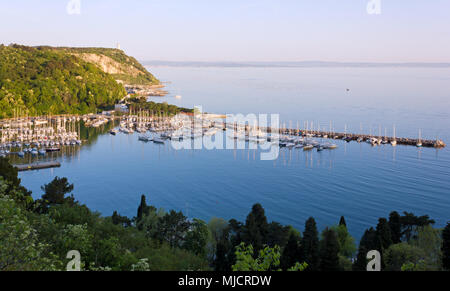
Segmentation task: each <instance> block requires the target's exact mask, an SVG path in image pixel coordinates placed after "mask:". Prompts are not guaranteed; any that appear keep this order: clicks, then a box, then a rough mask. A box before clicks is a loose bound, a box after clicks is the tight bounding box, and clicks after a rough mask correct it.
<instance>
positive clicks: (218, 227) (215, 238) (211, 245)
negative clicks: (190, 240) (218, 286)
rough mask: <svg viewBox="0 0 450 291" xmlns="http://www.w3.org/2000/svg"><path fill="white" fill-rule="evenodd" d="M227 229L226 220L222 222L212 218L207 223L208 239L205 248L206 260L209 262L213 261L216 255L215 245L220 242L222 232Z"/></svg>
mask: <svg viewBox="0 0 450 291" xmlns="http://www.w3.org/2000/svg"><path fill="white" fill-rule="evenodd" d="M227 228H228V223H227V222H226V220H224V219H222V218H217V217H213V218H211V219H210V221H209V222H208V230H209V237H208V244H207V248H208V259H209V260H210V261H214V260H215V258H214V257H215V256H216V253H217V245H218V243H219V241H221V240H222V237H223V235H224V231H225V230H226V229H227ZM227 232H228V231H227ZM227 235H228V234H227ZM227 237H228V236H227Z"/></svg>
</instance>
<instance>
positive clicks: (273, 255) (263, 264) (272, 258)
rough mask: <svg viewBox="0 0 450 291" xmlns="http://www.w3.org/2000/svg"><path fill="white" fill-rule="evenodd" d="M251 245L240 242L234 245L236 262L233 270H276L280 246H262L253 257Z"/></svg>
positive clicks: (278, 262)
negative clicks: (255, 256)
mask: <svg viewBox="0 0 450 291" xmlns="http://www.w3.org/2000/svg"><path fill="white" fill-rule="evenodd" d="M253 255H254V250H253V246H252V245H247V246H246V245H245V243H241V244H240V245H239V246H237V247H236V264H235V265H234V266H233V271H276V270H280V269H278V266H279V265H280V257H281V255H280V247H279V246H275V247H274V248H270V247H268V246H266V247H264V248H263V249H261V250H260V251H259V252H258V257H257V258H256V259H255V258H253Z"/></svg>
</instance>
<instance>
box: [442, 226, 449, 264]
mask: <svg viewBox="0 0 450 291" xmlns="http://www.w3.org/2000/svg"><path fill="white" fill-rule="evenodd" d="M442 266H443V268H444V270H448V271H450V222H448V223H447V226H446V227H445V228H444V231H443V232H442Z"/></svg>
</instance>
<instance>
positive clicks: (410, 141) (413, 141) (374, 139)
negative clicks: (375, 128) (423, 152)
mask: <svg viewBox="0 0 450 291" xmlns="http://www.w3.org/2000/svg"><path fill="white" fill-rule="evenodd" d="M223 126H224V128H228V129H234V130H235V131H239V128H242V127H241V126H239V125H236V124H231V125H230V124H228V125H227V124H226V123H225V122H224V123H223ZM243 129H244V130H245V131H246V132H250V131H252V130H256V131H261V132H265V133H270V134H272V133H277V134H279V135H290V136H301V137H311V138H326V139H340V140H345V141H347V142H351V141H357V142H371V143H372V144H392V143H393V142H396V144H398V145H407V146H417V145H418V144H421V146H422V147H429V148H430V147H432V148H444V147H446V144H445V143H444V142H443V141H442V140H439V139H436V140H427V139H421V138H407V137H388V136H380V135H371V134H355V133H342V132H330V131H321V130H307V129H292V128H286V127H283V128H270V127H258V126H256V127H255V126H249V125H245V126H243Z"/></svg>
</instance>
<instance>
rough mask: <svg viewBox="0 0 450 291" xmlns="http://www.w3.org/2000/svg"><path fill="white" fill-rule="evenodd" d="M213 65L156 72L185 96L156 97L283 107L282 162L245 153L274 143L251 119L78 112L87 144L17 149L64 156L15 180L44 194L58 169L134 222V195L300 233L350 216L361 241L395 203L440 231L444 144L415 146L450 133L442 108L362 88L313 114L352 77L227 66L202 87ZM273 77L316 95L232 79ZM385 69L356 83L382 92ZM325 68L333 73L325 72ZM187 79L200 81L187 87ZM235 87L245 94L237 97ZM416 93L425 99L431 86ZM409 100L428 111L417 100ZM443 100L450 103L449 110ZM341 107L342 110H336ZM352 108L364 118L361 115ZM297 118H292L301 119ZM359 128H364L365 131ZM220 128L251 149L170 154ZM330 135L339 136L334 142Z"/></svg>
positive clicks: (103, 206)
mask: <svg viewBox="0 0 450 291" xmlns="http://www.w3.org/2000/svg"><path fill="white" fill-rule="evenodd" d="M209 71H210V69H198V70H192V69H191V68H179V69H176V68H168V69H158V71H156V72H157V74H158V75H161V76H162V78H163V79H169V80H173V81H174V82H173V83H172V84H169V85H168V86H171V87H169V88H168V90H170V91H171V92H178V91H179V92H180V93H181V92H182V95H183V98H182V99H179V100H178V99H174V98H173V100H169V97H167V99H161V100H160V99H158V100H160V101H158V102H162V101H167V102H168V103H172V102H177V103H176V105H178V106H182V107H185V108H191V107H192V106H193V104H203V107H204V108H205V110H207V111H208V112H230V113H235V114H238V113H239V112H242V113H243V114H244V115H246V114H247V113H248V112H251V110H252V109H255V108H258V112H268V113H270V112H279V113H280V116H281V120H280V128H281V130H278V133H279V144H280V145H281V146H283V144H286V147H282V148H280V154H279V157H278V159H277V160H274V161H260V160H259V155H258V153H259V151H260V149H256V150H253V149H250V147H251V146H254V145H258V142H259V143H261V145H263V144H262V142H263V140H266V141H265V145H268V144H269V143H270V142H269V141H267V139H268V137H270V138H271V137H272V134H271V133H270V132H269V133H267V132H265V131H266V130H264V129H263V128H261V129H260V130H261V132H259V131H258V130H255V129H254V126H253V123H250V125H249V124H247V130H245V125H242V124H241V126H238V127H237V128H238V129H240V130H239V131H238V130H234V129H233V126H234V124H233V123H230V124H228V125H226V126H225V127H224V126H223V125H224V124H223V123H224V122H226V120H224V118H223V116H212V115H207V114H203V116H204V117H205V118H204V123H203V124H202V123H200V122H198V123H195V122H194V128H193V127H192V123H193V119H192V118H193V116H192V115H186V116H183V118H181V119H180V118H178V117H177V118H175V117H174V116H167V115H163V114H161V113H159V114H158V113H156V112H153V113H152V112H151V111H150V112H143V111H141V112H139V110H133V112H129V113H128V114H125V115H123V114H122V115H120V116H114V115H113V116H107V115H106V116H103V115H102V114H95V115H90V116H80V122H81V137H80V139H81V140H82V141H83V142H82V146H63V147H60V148H61V151H59V152H48V153H46V155H45V156H43V155H37V156H33V155H31V154H28V153H27V154H26V155H25V157H24V158H20V157H19V156H18V155H8V157H9V159H10V160H11V162H12V163H13V164H15V165H20V164H32V163H35V162H53V161H56V162H59V163H61V167H59V168H50V169H45V170H39V171H23V172H20V178H21V179H22V182H23V183H24V186H25V187H27V188H28V189H30V190H31V191H33V197H35V198H39V197H40V196H41V195H42V190H41V186H42V185H43V184H44V183H48V181H51V180H53V179H54V177H55V176H58V177H67V178H68V179H69V181H70V182H72V183H74V184H75V185H76V187H75V190H74V195H75V196H76V197H77V199H78V200H79V201H80V202H81V203H83V204H86V205H88V206H89V207H91V208H92V209H94V210H97V211H99V212H100V213H102V215H111V214H112V212H113V211H115V210H117V211H118V213H120V214H121V215H127V216H129V217H132V216H134V215H136V205H137V204H139V197H140V194H144V193H145V194H146V195H148V197H149V203H151V204H152V205H155V206H157V207H162V208H164V209H175V210H178V211H183V213H187V212H188V213H189V217H190V218H192V217H195V218H200V219H204V220H206V221H208V220H209V219H210V218H211V217H212V216H216V217H221V218H224V219H231V218H236V219H241V220H245V216H246V214H248V209H249V208H251V206H252V205H253V204H254V203H255V201H258V202H259V203H261V204H262V205H263V206H264V208H265V209H266V210H267V214H268V215H269V217H268V218H269V219H270V220H275V221H279V222H280V223H283V224H285V225H293V226H294V227H296V228H298V229H302V227H303V226H304V225H303V224H304V221H305V220H306V219H307V218H308V217H309V216H313V217H315V218H316V219H317V224H318V227H319V228H321V227H324V226H329V225H333V224H334V223H337V221H338V220H339V217H340V216H341V215H344V216H345V218H346V220H347V221H348V222H349V231H350V232H351V233H352V234H353V235H354V237H357V238H359V237H361V236H362V234H363V232H364V230H365V229H366V228H367V227H368V226H372V225H374V224H376V222H377V219H378V218H379V217H383V216H385V215H388V214H389V212H390V211H392V210H397V211H399V212H402V211H409V212H414V213H415V214H417V215H424V214H428V215H430V216H431V217H433V218H435V219H436V221H437V223H436V226H442V225H443V224H444V223H445V222H446V219H447V218H448V217H447V213H448V205H449V203H450V200H449V197H448V189H449V187H450V184H449V182H448V179H447V177H448V175H450V172H449V169H450V167H449V163H450V155H449V149H448V147H444V148H438V147H425V146H424V147H422V148H421V147H417V146H416V145H415V144H414V143H415V140H418V139H419V129H421V130H420V131H421V132H420V135H421V136H420V137H421V138H422V143H423V144H425V140H430V141H433V142H435V141H436V139H434V140H431V139H430V137H436V136H439V137H440V138H441V139H442V140H443V142H444V143H447V142H448V140H449V139H450V136H449V135H448V131H447V130H446V126H445V125H446V124H448V122H449V119H448V114H444V113H445V112H444V113H441V114H440V113H439V112H440V111H439V108H436V109H434V110H433V111H432V114H431V115H426V114H425V113H423V112H420V111H419V112H418V111H414V110H411V111H407V110H406V109H405V113H398V112H402V111H399V109H397V107H396V106H399V107H402V108H403V104H404V102H403V101H402V102H401V104H400V105H396V103H395V102H394V103H392V102H391V99H390V98H387V97H386V98H385V99H382V98H381V97H379V98H378V99H374V98H371V96H366V95H365V94H362V96H363V97H358V99H352V98H351V96H347V97H345V99H344V100H342V99H340V100H339V103H344V105H345V106H346V108H351V107H350V106H351V105H349V104H348V103H351V104H353V105H354V106H358V107H357V110H355V111H348V109H344V108H341V107H339V106H338V105H336V104H335V103H332V102H331V101H330V102H328V103H325V104H323V105H320V106H321V107H320V108H321V109H320V110H313V109H314V108H317V107H318V106H319V105H316V103H318V102H319V101H321V100H320V96H321V95H324V94H325V95H327V100H334V99H333V98H331V97H329V96H330V95H331V94H333V92H334V88H335V84H334V83H335V81H334V80H335V78H336V73H339V74H337V75H338V77H337V78H338V81H336V83H347V82H348V81H347V80H349V79H350V80H352V79H351V78H353V77H352V76H353V75H350V74H349V73H347V72H346V71H345V70H339V71H337V70H336V69H334V70H331V69H328V70H312V69H311V70H305V69H295V70H287V69H286V70H279V69H270V70H268V71H265V70H264V71H263V70H257V69H243V70H242V73H239V74H236V71H234V70H231V69H220V70H217V69H214V70H213V71H214V72H215V73H216V74H217V77H215V78H214V79H212V80H210V82H209V83H208V84H205V83H204V82H200V80H202V76H204V74H209ZM240 72H241V71H240ZM293 72H295V74H293ZM375 73H376V74H375ZM414 73H415V74H417V75H419V76H424V77H423V78H422V79H421V80H424V81H423V82H429V80H432V79H436V80H441V79H440V78H439V76H441V75H442V74H444V73H443V72H441V71H438V72H437V73H435V75H433V74H431V72H430V71H428V70H427V71H419V72H414ZM274 74H276V75H278V76H279V78H282V79H283V80H284V82H286V83H283V86H284V87H287V88H290V87H292V86H294V85H293V84H302V85H303V87H306V89H303V87H302V88H297V87H294V88H295V90H296V91H298V92H302V91H303V90H312V91H313V92H314V95H313V96H314V98H309V99H301V98H299V100H300V101H301V103H300V101H299V103H295V100H297V99H295V100H294V101H292V99H288V97H287V96H288V95H290V94H292V92H291V91H283V89H281V92H280V89H277V90H272V89H269V90H266V91H265V92H263V91H262V90H258V89H257V88H256V89H255V88H254V87H252V88H251V90H250V89H247V87H246V86H247V82H246V83H245V84H244V83H243V82H241V83H240V82H239V80H240V78H243V77H245V76H254V77H255V79H257V80H261V81H249V82H255V83H256V84H255V86H256V85H257V86H262V85H261V83H264V84H266V83H267V84H269V85H270V86H272V87H274V88H280V86H281V85H280V84H279V81H278V78H275V79H274V78H273V75H274ZM385 74H386V73H385V71H384V70H382V69H371V70H367V71H363V70H359V71H358V76H363V77H360V78H361V80H359V79H358V82H360V83H361V84H368V85H365V87H364V90H365V91H367V92H376V93H377V96H384V95H382V93H379V94H378V92H377V87H376V86H375V85H373V86H371V84H372V83H371V82H370V80H372V79H373V78H377V79H380V81H382V82H385V83H386V82H388V80H387V77H384V76H385ZM409 74H412V71H411V70H403V72H399V73H398V76H397V77H396V79H400V80H401V79H402V76H403V75H408V76H409ZM324 75H325V76H329V75H332V77H330V78H325V79H324V77H323V76H324ZM365 76H367V77H365ZM192 77H193V78H195V79H196V80H198V82H194V83H192V82H193V81H192ZM425 77H426V78H425ZM308 78H311V79H314V80H318V79H320V80H321V84H323V86H324V88H327V90H328V91H327V90H325V91H320V92H317V93H315V91H314V90H315V89H314V88H316V87H315V86H314V88H311V89H310V88H309V87H308V86H307V85H308V84H306V85H305V84H304V83H305V81H304V80H309V79H308ZM405 78H406V77H405ZM223 82H226V83H228V84H234V85H233V87H232V89H233V90H228V87H226V88H225V87H223V86H221V84H222V83H223ZM269 85H268V86H269ZM295 86H296V85H295ZM395 86H396V84H393V83H391V85H390V87H389V90H390V91H394V92H396V93H398V92H400V93H398V95H399V96H403V95H410V94H412V93H411V92H406V93H402V92H403V90H405V89H404V88H410V87H403V86H402V88H401V89H397V88H396V87H395ZM421 86H424V87H430V86H432V87H434V88H437V89H436V90H437V91H436V92H441V91H442V92H443V93H442V94H441V95H437V96H438V97H439V98H441V99H442V98H443V97H442V96H444V95H445V94H448V93H445V92H448V90H444V88H448V83H446V82H441V81H439V83H436V82H433V83H431V84H430V85H429V86H427V85H425V84H421ZM199 88H200V89H199ZM264 88H265V89H267V88H266V87H264ZM352 88H353V90H352V91H350V92H355V91H356V90H357V89H356V88H354V86H352ZM439 88H442V89H441V90H439ZM214 90H218V91H217V92H218V93H217V96H216V98H208V96H210V94H211V92H213V91H214ZM444 93H445V94H444ZM241 94H243V95H245V96H247V97H246V98H241V97H240V96H241ZM423 94H424V96H427V94H428V91H427V92H423ZM436 94H438V93H436ZM227 96H231V97H230V98H234V99H236V98H239V100H240V102H241V103H240V104H242V108H237V109H235V110H233V108H234V107H233V106H235V104H234V103H233V102H232V100H231V99H230V100H229V99H228V98H227ZM254 96H263V97H261V98H264V101H265V102H261V104H258V105H256V104H255V102H254V98H253V97H254ZM275 96H276V97H277V98H278V99H279V100H281V102H284V104H288V103H289V102H291V103H292V102H293V105H292V106H288V107H283V108H279V107H277V103H276V104H275V103H270V102H271V100H273V99H275ZM157 98H163V97H157ZM283 98H285V99H283ZM380 98H381V99H380ZM436 98H437V97H436ZM155 99H156V97H155ZM174 100H175V101H174ZM349 100H350V101H349ZM371 100H377V102H380V103H382V104H391V105H392V106H393V107H394V108H395V109H396V111H395V114H394V113H392V114H391V113H389V114H383V112H384V110H385V109H384V107H383V106H381V105H380V106H378V107H379V109H377V108H376V109H374V110H373V111H367V110H365V108H366V107H362V106H365V103H368V102H370V101H371ZM418 100H426V98H421V99H418ZM219 101H220V102H219ZM405 102H406V101H405ZM424 102H425V101H424ZM399 103H400V102H399ZM415 106H417V107H418V108H420V107H423V105H422V104H420V106H419V105H415ZM440 107H442V108H448V105H445V104H444V105H442V106H440ZM311 108H312V109H311ZM345 110H347V111H345ZM309 111H311V112H309ZM341 112H348V114H347V115H346V116H342V115H341ZM359 112H363V113H364V114H358V113H359ZM85 117H86V120H95V119H97V118H98V119H103V118H104V119H108V120H109V122H107V123H105V124H103V125H101V126H99V127H86V126H84V123H85V121H84V120H83V119H84V118H85ZM179 117H181V116H179ZM183 120H184V122H182V121H183ZM290 120H292V122H290ZM296 120H299V122H298V125H297V121H296ZM307 120H309V122H308V126H306V121H307ZM312 120H313V121H314V123H313V125H311V123H312ZM320 120H322V122H319V121H320ZM330 120H332V122H331V123H332V124H331V126H330ZM139 123H141V126H138V127H145V130H146V131H145V132H143V133H141V132H138V131H137V125H138V124H139ZM144 123H145V124H144ZM360 123H363V129H361V126H360ZM121 124H122V127H121ZM345 124H347V126H345ZM379 124H381V133H380V129H379V127H380V126H379ZM203 125H204V127H203ZM319 125H320V130H319ZM394 125H395V134H394ZM0 128H1V127H0ZM182 128H184V129H182ZM224 128H225V130H224ZM329 128H331V131H330V130H329ZM335 128H336V129H335ZM346 128H347V130H346ZM371 128H372V129H371ZM385 128H386V130H385ZM125 129H126V130H125ZM275 131H276V130H275ZM125 132H127V133H125ZM330 132H331V134H330ZM220 133H222V134H223V137H224V140H225V139H227V140H229V141H235V142H236V143H237V142H242V143H244V144H245V146H246V149H242V150H174V148H173V147H172V145H171V144H172V142H175V143H176V142H177V140H179V141H184V142H186V141H187V140H190V141H192V142H194V141H197V140H198V141H199V140H200V138H205V139H214V138H215V137H220V136H219V134H220ZM235 133H236V139H235ZM248 133H250V135H248ZM300 133H301V135H300ZM350 133H353V137H352V140H351V141H350V142H347V140H344V139H343V138H344V137H345V136H347V135H350ZM371 133H372V134H371ZM211 134H214V135H211ZM252 135H253V136H252ZM264 135H265V136H264ZM304 135H306V136H304ZM319 135H321V137H319ZM357 135H362V136H363V137H364V138H365V137H374V138H377V139H378V136H380V137H382V138H383V140H384V139H385V137H386V136H387V137H388V138H386V140H388V139H389V137H391V138H392V139H394V137H396V138H395V139H396V140H397V141H398V144H397V146H392V144H391V143H383V140H382V142H381V144H380V145H379V144H378V143H376V144H374V145H372V143H370V142H367V141H366V140H364V139H363V138H360V142H359V143H358V142H357V139H358V137H357ZM140 136H143V137H148V138H149V141H148V142H146V141H143V140H139V137H140ZM275 136H276V134H274V137H275ZM325 136H327V138H325ZM335 136H338V137H339V136H341V138H337V139H334V137H335ZM350 136H352V135H350ZM329 137H331V138H329ZM154 138H157V139H156V140H155V139H154ZM403 138H405V139H406V138H407V139H408V140H409V142H408V143H409V144H410V145H405V146H404V145H402V144H401V142H402V141H403V140H402V139H403ZM150 139H151V141H150ZM246 140H247V141H246ZM300 140H307V141H308V142H310V143H311V144H309V145H308V144H307V145H304V144H303V143H302V142H299V141H300ZM292 144H294V146H293V145H292ZM315 144H319V145H326V144H330V145H333V144H334V145H335V146H336V147H337V148H335V149H326V148H323V149H322V148H319V147H317V146H316V147H315V146H314V145H315ZM99 181H100V182H99Z"/></svg>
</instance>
